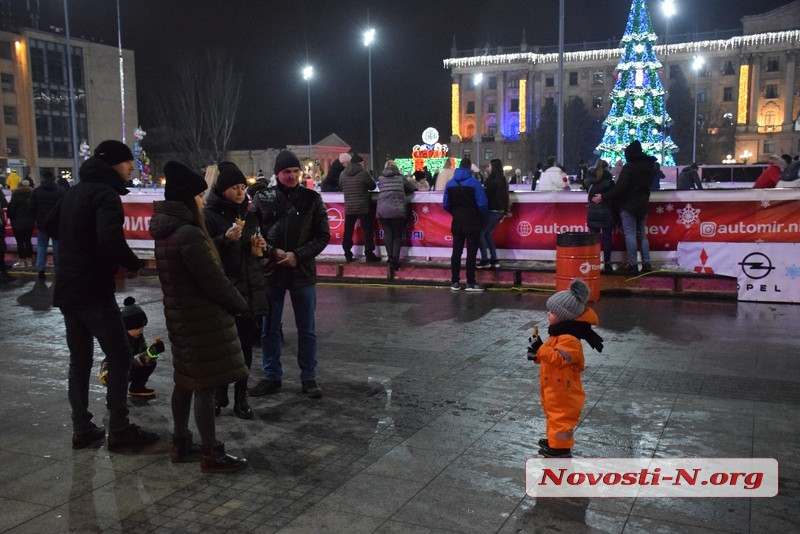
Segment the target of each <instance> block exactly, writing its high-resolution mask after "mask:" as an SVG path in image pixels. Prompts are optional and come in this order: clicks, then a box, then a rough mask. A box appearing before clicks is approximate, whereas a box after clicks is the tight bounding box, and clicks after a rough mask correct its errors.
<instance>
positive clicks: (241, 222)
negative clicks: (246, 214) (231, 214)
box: [233, 217, 244, 227]
mask: <svg viewBox="0 0 800 534" xmlns="http://www.w3.org/2000/svg"><path fill="white" fill-rule="evenodd" d="M233 224H235V225H236V226H240V227H241V226H244V219H240V218H239V217H236V218H235V219H234V220H233Z"/></svg>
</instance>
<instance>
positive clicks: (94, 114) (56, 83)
mask: <svg viewBox="0 0 800 534" xmlns="http://www.w3.org/2000/svg"><path fill="white" fill-rule="evenodd" d="M70 49H71V51H72V58H71V59H72V74H73V76H72V78H73V83H72V85H73V88H74V93H73V95H72V96H73V97H74V103H75V114H76V117H75V127H76V131H77V140H76V144H77V145H78V146H80V145H81V143H83V142H86V143H88V145H89V146H91V147H94V146H96V145H97V144H99V143H100V142H101V141H103V140H105V139H118V140H122V109H123V107H122V102H121V97H120V94H121V91H120V57H119V48H118V47H116V46H108V45H103V44H99V43H94V42H91V41H86V40H83V39H74V38H73V39H71V40H70ZM122 53H123V65H124V74H125V76H124V84H125V85H124V87H125V106H124V109H125V125H126V130H127V135H126V139H125V140H126V141H127V143H128V145H129V146H133V131H134V129H135V128H137V126H138V124H139V121H138V109H137V105H136V74H135V69H134V55H133V52H132V51H130V50H123V51H122ZM67 64H68V62H67V40H66V38H65V37H64V35H63V34H61V33H51V32H44V31H38V30H32V29H25V30H22V33H11V32H0V100H2V105H3V121H2V123H0V171H2V173H3V174H6V173H7V172H8V171H9V170H11V169H13V170H15V171H16V172H17V173H18V174H19V175H20V176H26V174H27V173H29V172H30V174H31V176H32V177H33V178H34V180H35V181H36V182H37V183H38V181H39V176H40V173H41V171H42V170H45V169H49V170H52V171H53V172H54V173H55V175H56V176H61V175H63V176H69V175H71V173H72V168H73V163H74V160H73V144H72V118H71V112H70V107H71V106H70V90H69V88H70V86H69V72H68V68H67Z"/></svg>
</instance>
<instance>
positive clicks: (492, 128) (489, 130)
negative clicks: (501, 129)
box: [486, 124, 497, 137]
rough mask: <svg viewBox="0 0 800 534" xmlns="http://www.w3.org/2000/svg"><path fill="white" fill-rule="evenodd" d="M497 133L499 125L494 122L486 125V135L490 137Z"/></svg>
mask: <svg viewBox="0 0 800 534" xmlns="http://www.w3.org/2000/svg"><path fill="white" fill-rule="evenodd" d="M496 133H497V126H495V125H494V124H490V125H488V126H487V127H486V135H488V136H489V137H494V134H496Z"/></svg>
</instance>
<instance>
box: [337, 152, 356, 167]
mask: <svg viewBox="0 0 800 534" xmlns="http://www.w3.org/2000/svg"><path fill="white" fill-rule="evenodd" d="M351 159H353V156H351V155H350V154H348V153H347V152H342V153H341V154H339V163H341V164H342V165H347V164H348V163H350V160H351Z"/></svg>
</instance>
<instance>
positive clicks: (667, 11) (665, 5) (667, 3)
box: [661, 0, 675, 165]
mask: <svg viewBox="0 0 800 534" xmlns="http://www.w3.org/2000/svg"><path fill="white" fill-rule="evenodd" d="M661 8H662V10H663V11H664V17H665V29H664V80H665V81H666V80H667V79H669V69H667V61H668V60H669V46H668V44H669V19H670V17H671V16H673V15H674V14H675V2H674V1H673V0H664V1H663V2H662V3H661ZM663 85H664V96H663V97H662V102H661V165H664V162H665V159H664V158H665V157H666V149H667V90H666V85H665V84H663Z"/></svg>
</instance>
